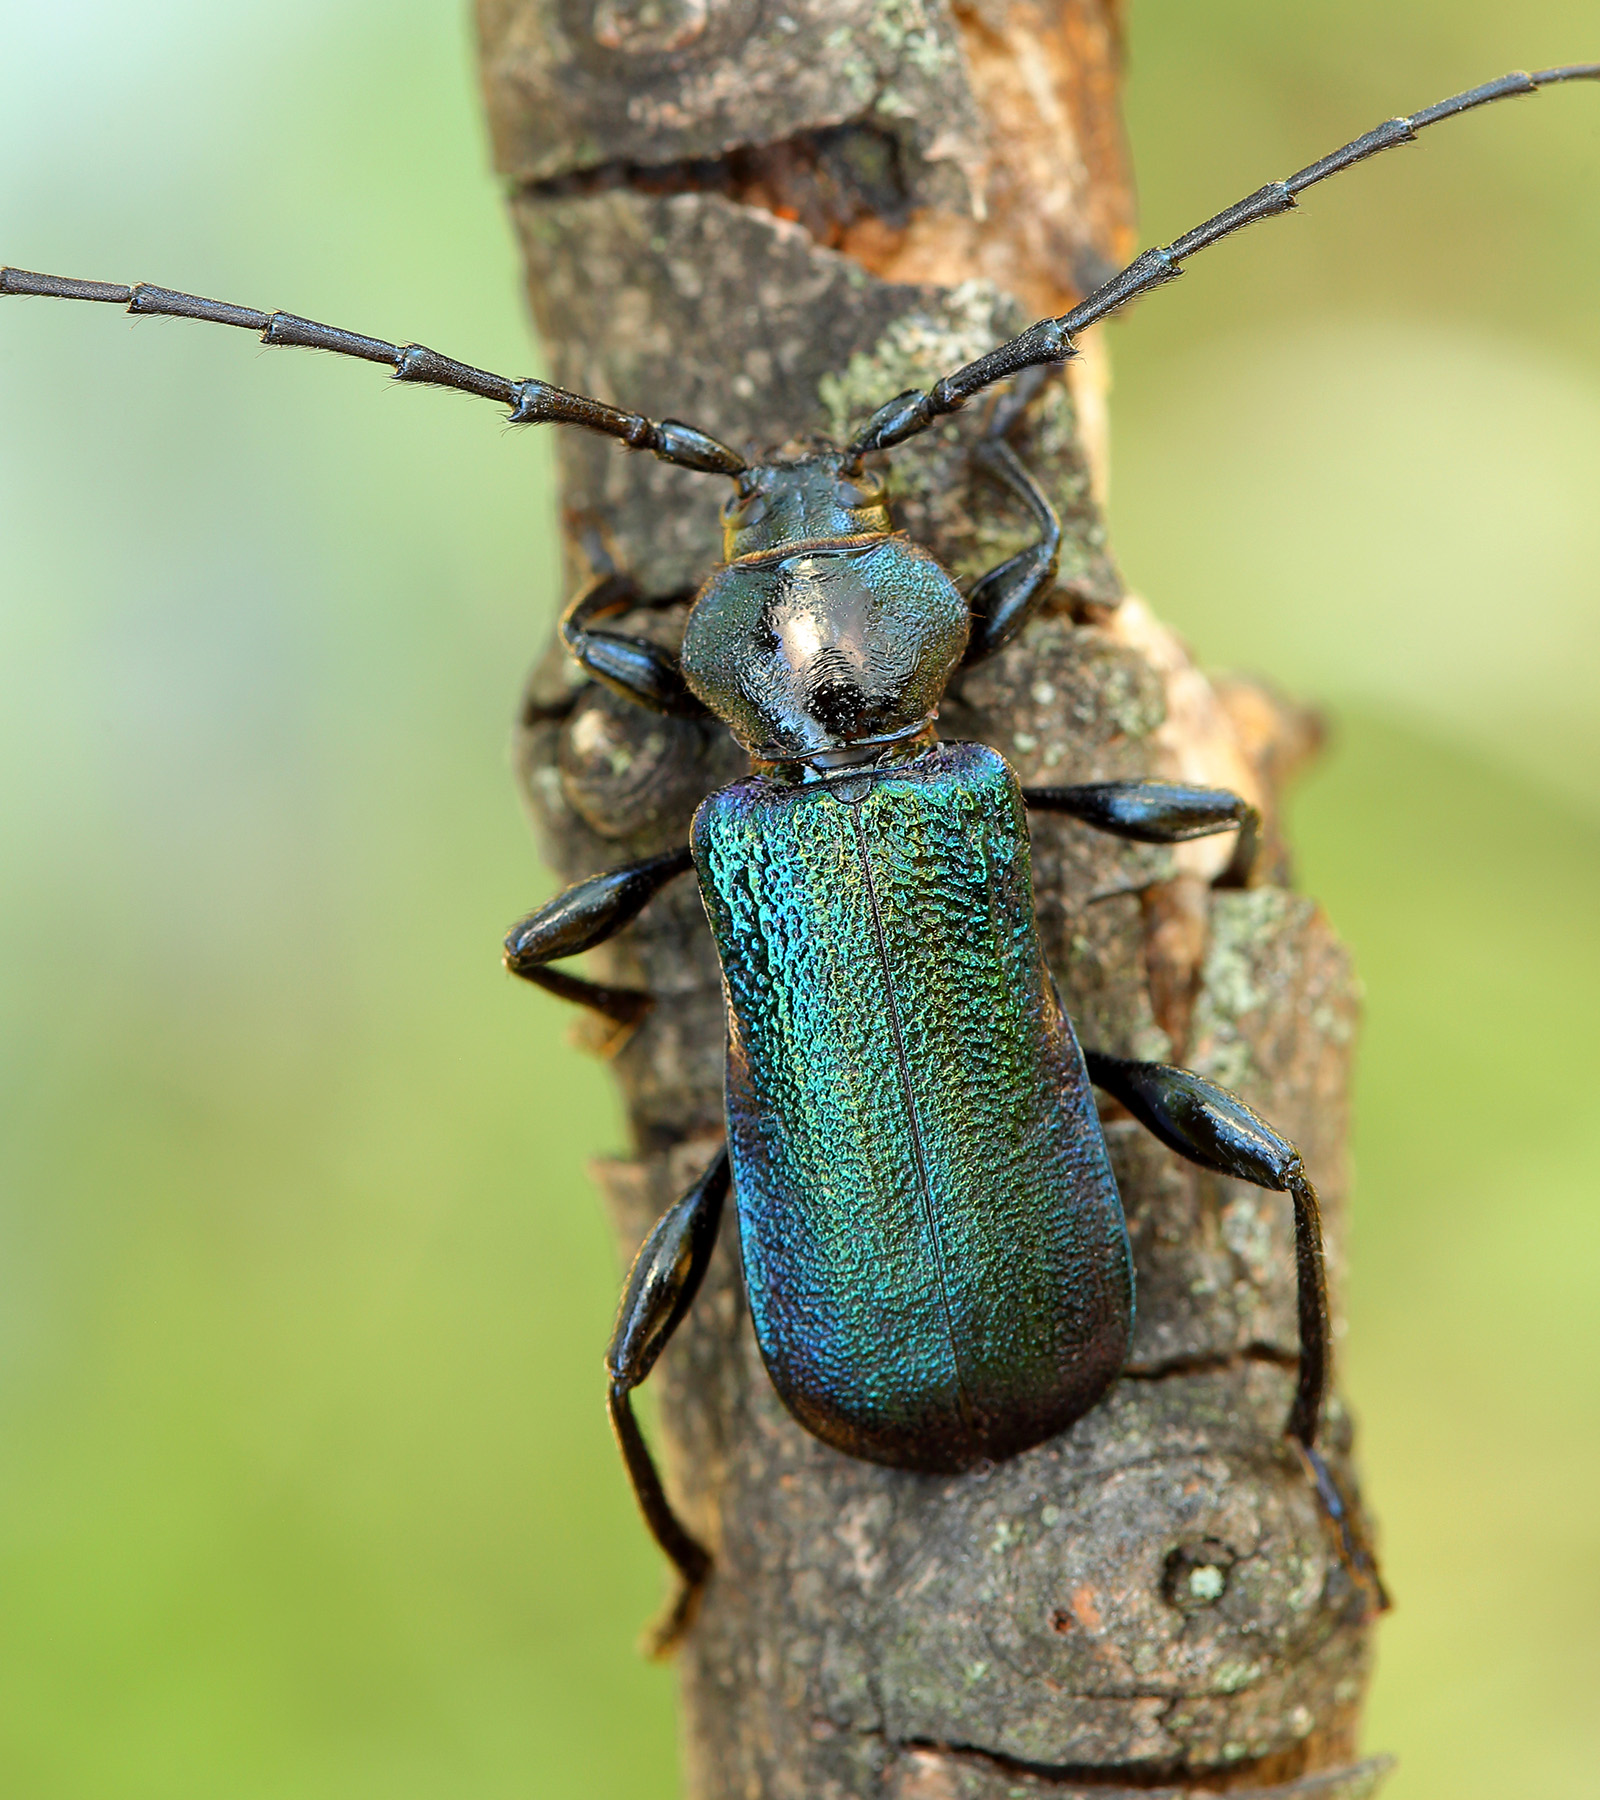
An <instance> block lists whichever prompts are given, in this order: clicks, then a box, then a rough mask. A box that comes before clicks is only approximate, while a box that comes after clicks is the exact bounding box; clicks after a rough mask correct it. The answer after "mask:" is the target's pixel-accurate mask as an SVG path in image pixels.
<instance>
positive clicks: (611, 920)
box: [505, 848, 694, 1025]
mask: <svg viewBox="0 0 1600 1800" xmlns="http://www.w3.org/2000/svg"><path fill="white" fill-rule="evenodd" d="M693 864H694V858H693V856H692V855H691V853H690V852H689V850H688V849H687V848H685V849H682V850H668V851H667V852H665V854H663V855H661V856H647V857H645V858H644V859H643V860H642V861H640V862H634V863H624V864H623V865H622V867H621V868H620V869H607V870H605V871H604V873H602V874H599V875H591V876H590V877H589V878H588V880H587V881H578V882H574V883H573V885H572V886H571V887H569V888H567V889H566V890H565V891H564V892H562V893H559V894H557V895H556V897H555V899H553V900H548V901H546V902H545V904H544V905H543V906H541V907H540V908H539V910H538V911H537V912H534V913H529V915H528V916H527V918H525V919H524V920H523V921H522V922H521V924H520V925H517V926H515V927H514V928H513V929H512V931H511V933H510V935H509V936H508V937H507V938H506V948H505V962H506V967H507V968H508V969H509V970H510V971H511V973H512V974H513V975H520V976H521V977H522V979H523V980H524V981H531V982H533V983H534V985H535V986H537V987H542V988H543V989H544V990H545V992H546V993H549V994H554V995H556V996H557V998H558V999H561V1000H571V1001H573V1002H574V1003H576V1004H577V1005H579V1006H587V1007H590V1008H592V1009H593V1010H594V1011H595V1012H597V1013H601V1014H603V1015H604V1016H605V1017H606V1018H608V1019H611V1020H614V1021H615V1022H616V1023H617V1024H618V1025H636V1024H637V1023H638V1022H639V1020H640V1019H642V1018H643V1017H644V1015H645V1014H646V1013H647V1012H648V1011H649V1010H650V1006H651V999H650V996H649V995H648V994H645V993H641V992H640V991H639V990H638V989H637V988H614V987H602V986H601V985H600V983H599V982H595V981H585V980H584V979H583V978H582V976H579V975H568V974H566V973H565V972H564V971H563V970H561V969H552V968H549V967H547V965H548V964H549V963H552V962H556V961H559V960H560V959H561V958H562V957H564V956H578V955H580V954H581V953H582V952H583V951H585V950H592V949H594V947H595V946H596V945H597V944H603V943H604V942H605V941H606V939H607V938H609V937H614V936H615V935H616V934H617V933H618V932H619V931H620V930H621V929H622V928H623V926H624V925H627V924H629V923H630V922H631V921H632V920H634V919H636V918H637V917H638V916H639V914H640V913H641V912H643V911H644V909H645V907H646V906H647V905H649V903H650V902H651V901H652V900H653V899H654V898H655V896H656V895H657V894H659V893H660V892H661V890H662V888H664V887H665V886H666V885H667V883H668V882H669V881H673V880H675V879H676V878H677V877H678V876H679V875H683V874H685V873H687V872H688V870H689V869H690V868H691V867H692V866H693Z"/></svg>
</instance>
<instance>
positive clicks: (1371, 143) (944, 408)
mask: <svg viewBox="0 0 1600 1800" xmlns="http://www.w3.org/2000/svg"><path fill="white" fill-rule="evenodd" d="M1595 80H1600V63H1569V64H1567V65H1566V66H1565V67H1563V68H1559V69H1540V70H1539V71H1538V72H1537V73H1536V74H1533V75H1528V74H1525V73H1524V72H1523V71H1522V70H1520V69H1518V70H1514V71H1513V72H1512V73H1511V74H1509V75H1502V76H1501V77H1500V79H1499V80H1498V81H1486V82H1485V83H1484V84H1483V86H1482V87H1475V88H1469V89H1468V90H1467V91H1466V93H1464V94H1455V95H1453V96H1452V97H1451V98H1450V99H1448V100H1441V101H1439V103H1438V104H1437V105H1436V106H1430V107H1428V108H1427V109H1426V110H1425V111H1423V112H1419V113H1414V114H1413V115H1412V116H1411V117H1410V118H1409V119H1389V120H1387V121H1386V122H1385V123H1384V124H1382V125H1379V126H1377V127H1376V128H1375V129H1374V130H1372V131H1369V132H1366V133H1365V134H1364V135H1363V136H1361V137H1358V138H1354V139H1352V140H1351V142H1350V143H1348V144H1346V145H1345V146H1344V148H1343V149H1342V150H1335V151H1334V152H1333V154H1332V155H1331V156H1324V157H1323V158H1322V159H1321V160H1320V161H1319V162H1314V163H1311V164H1310V165H1309V166H1308V167H1306V168H1304V169H1302V170H1300V172H1299V173H1298V174H1297V175H1291V176H1290V177H1289V179H1288V180H1287V181H1273V182H1269V183H1268V184H1267V186H1266V187H1264V188H1258V189H1257V190H1256V192H1255V193H1253V194H1250V195H1247V196H1246V197H1245V198H1244V199H1243V200H1239V201H1236V202H1235V203H1234V205H1232V206H1230V207H1228V208H1227V209H1226V210H1225V211H1223V212H1219V213H1218V214H1217V215H1216V217H1215V218H1211V219H1207V220H1206V222H1205V223H1204V224H1203V225H1197V226H1195V228H1194V230H1193V231H1186V232H1185V233H1184V234H1183V236H1182V237H1180V238H1175V239H1174V240H1173V241H1172V242H1171V243H1170V244H1167V245H1165V246H1164V247H1161V248H1158V249H1153V250H1146V251H1144V252H1143V253H1142V254H1141V255H1139V256H1136V257H1135V258H1134V260H1133V261H1132V262H1131V263H1129V264H1128V266H1127V268H1125V269H1124V270H1123V271H1122V272H1121V274H1120V275H1113V276H1112V277H1111V279H1110V280H1109V281H1108V282H1106V283H1105V284H1104V285H1103V286H1101V287H1098V288H1096V289H1095V291H1094V292H1093V293H1092V294H1090V295H1089V297H1088V298H1087V299H1086V300H1083V301H1080V302H1079V304H1078V305H1077V306H1075V307H1073V309H1072V311H1071V312H1068V313H1063V314H1062V315H1061V317H1060V318H1058V319H1040V320H1039V321H1038V323H1037V324H1034V325H1030V326H1029V327H1028V329H1027V330H1026V331H1024V332H1023V333H1021V335H1020V336H1018V337H1014V338H1012V339H1011V341H1010V342H1009V343H1006V344H1002V345H1001V346H1000V347H999V349H998V350H991V351H990V352H989V353H988V355H987V356H980V357H979V358H978V360H977V361H976V362H970V363H968V364H967V365H966V367H965V368H963V369H957V370H956V372H955V373H954V374H953V375H946V376H945V377H944V378H943V379H942V380H940V381H936V382H935V383H934V385H933V386H932V387H931V388H929V389H928V390H927V391H926V392H925V393H921V392H918V390H917V389H915V388H909V389H907V391H906V392H905V393H903V394H897V395H896V396H895V398H894V399H893V400H891V401H889V402H888V403H887V404H886V405H884V406H880V407H879V408H878V410H877V411H876V412H875V413H874V414H873V415H872V417H871V418H870V419H868V421H867V422H866V424H865V425H863V426H862V428H861V430H860V431H859V432H858V433H857V434H856V437H855V439H854V441H853V442H852V443H851V445H850V454H851V455H853V456H865V455H866V454H867V452H868V451H871V450H888V449H890V448H892V447H893V446H894V445H895V444H903V443H904V442H905V441H906V439H907V438H913V437H916V436H917V434H918V433H919V432H923V431H926V430H927V429H928V427H929V426H930V425H931V424H933V422H934V421H935V420H936V419H939V418H942V417H944V416H945V415H946V414H947V413H953V412H956V411H957V410H958V409H959V408H961V407H963V406H965V405H966V403H967V401H969V400H970V399H971V398H972V397H973V395H974V394H977V393H981V392H982V391H983V389H984V388H986V387H990V386H992V385H993V383H995V382H997V381H1004V380H1005V378H1006V377H1007V376H1008V375H1016V374H1019V373H1020V372H1021V371H1022V370H1024V369H1029V368H1033V367H1035V366H1036V365H1037V364H1039V363H1064V362H1065V361H1066V360H1067V359H1068V357H1070V356H1073V355H1075V354H1076V351H1075V350H1074V349H1073V344H1072V340H1073V337H1074V336H1075V335H1076V334H1077V333H1078V332H1080V331H1085V330H1087V329H1088V327H1089V326H1091V325H1093V324H1095V323H1097V322H1098V321H1099V320H1101V319H1103V318H1105V316H1106V315H1107V314H1108V313H1113V312H1116V311H1117V309H1118V308H1119V307H1123V306H1126V305H1127V304H1128V302H1129V301H1130V300H1134V299H1137V298H1138V296H1139V295H1140V294H1145V293H1149V292H1150V290H1151V289H1152V288H1158V287H1161V286H1163V285H1164V284H1165V283H1167V282H1169V281H1174V280H1176V279H1177V277H1178V276H1179V275H1181V274H1182V273H1183V268H1182V264H1183V261H1184V259H1185V258H1186V257H1190V256H1193V255H1194V254H1195V252H1196V251H1199V250H1204V249H1206V248H1207V247H1208V246H1209V245H1212V244H1215V243H1216V242H1218V240H1219V239H1221V238H1225V237H1227V236H1228V235H1229V234H1230V233H1232V232H1235V231H1242V230H1243V229H1244V227H1245V226H1246V225H1254V224H1255V222H1256V221H1257V220H1258V219H1270V218H1273V217H1274V216H1275V215H1276V214H1278V213H1285V212H1292V211H1293V210H1294V207H1295V205H1296V201H1295V195H1296V194H1299V193H1302V192H1303V191H1304V190H1305V189H1306V188H1308V187H1314V186H1315V185H1316V184H1317V182H1319V181H1326V180H1327V179H1328V177H1329V176H1330V175H1337V174H1339V172H1340V171H1341V170H1343V169H1348V168H1352V167H1353V166H1354V165H1355V164H1356V163H1358V162H1365V160H1366V159H1367V158H1368V157H1369V156H1376V155H1377V154H1378V152H1379V151H1380V150H1392V149H1393V148H1394V146H1395V145H1396V144H1409V143H1411V142H1412V141H1413V139H1414V138H1415V137H1416V135H1417V133H1418V132H1419V131H1422V130H1425V129H1426V128H1427V127H1428V126H1429V125H1437V124H1438V122H1439V121H1440V120H1441V119H1450V118H1454V117H1455V115H1456V114H1457V113H1464V112H1470V111H1471V110H1472V109H1473V107H1475V106H1487V105H1488V104H1489V103H1490V101H1492V100H1506V99H1510V98H1511V97H1512V96H1513V95H1516V94H1534V93H1537V92H1538V91H1539V89H1540V88H1544V87H1553V86H1554V85H1555V84H1556V83H1557V82H1561V81H1595Z"/></svg>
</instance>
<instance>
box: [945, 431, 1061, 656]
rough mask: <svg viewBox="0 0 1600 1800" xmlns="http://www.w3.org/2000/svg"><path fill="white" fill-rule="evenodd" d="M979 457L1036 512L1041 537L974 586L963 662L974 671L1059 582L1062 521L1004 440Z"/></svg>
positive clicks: (995, 440)
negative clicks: (970, 630)
mask: <svg viewBox="0 0 1600 1800" xmlns="http://www.w3.org/2000/svg"><path fill="white" fill-rule="evenodd" d="M998 422H999V421H998V418H997V423H998ZM973 455H974V457H975V458H976V459H977V462H978V464H979V466H980V467H981V468H982V469H983V470H984V472H985V473H986V474H987V475H989V476H991V477H992V478H993V479H994V480H995V481H997V482H998V483H999V484H1000V485H1001V486H1002V487H1003V488H1005V489H1007V490H1008V491H1009V492H1010V493H1011V494H1013V495H1014V496H1015V497H1016V498H1017V499H1018V500H1020V501H1021V502H1022V504H1023V505H1024V506H1026V507H1027V509H1028V511H1029V512H1030V513H1032V514H1033V517H1034V520H1035V522H1036V523H1037V525H1038V527H1039V537H1038V541H1037V542H1036V543H1032V544H1030V545H1029V546H1028V547H1027V549H1026V550H1019V551H1018V552H1017V553H1016V555H1015V556H1008V557H1007V558H1006V560H1005V561H1004V562H1003V563H1000V564H998V565H997V566H996V567H995V568H992V569H990V570H989V571H988V572H987V573H986V574H983V575H980V576H979V577H978V579H977V581H976V582H974V584H973V587H972V592H971V593H970V594H968V595H967V604H968V606H969V607H970V608H971V609H972V634H971V636H970V637H969V638H968V639H967V653H966V656H965V657H964V659H963V661H964V662H965V663H966V664H967V666H969V667H970V666H971V665H972V664H973V663H976V662H982V661H983V660H984V658H985V657H988V656H993V655H994V653H995V652H996V651H997V650H1002V649H1004V648H1005V646H1006V645H1007V644H1009V643H1010V642H1011V640H1012V639H1013V638H1014V637H1015V636H1016V635H1017V633H1018V632H1019V631H1021V629H1022V628H1023V626H1024V625H1026V624H1027V622H1028V620H1029V619H1030V618H1032V616H1033V614H1034V613H1035V612H1036V611H1037V610H1038V606H1039V603H1040V601H1041V600H1043V598H1044V596H1045V594H1046V593H1047V592H1048V591H1049V588H1050V584H1051V582H1052V581H1054V580H1055V576H1056V564H1057V563H1058V562H1059V561H1060V557H1061V521H1060V519H1059V518H1057V516H1056V509H1055V508H1054V507H1053V506H1052V505H1051V504H1050V501H1049V498H1048V496H1047V495H1046V494H1045V491H1044V489H1043V488H1041V487H1040V486H1039V484H1038V482H1037V481H1035V480H1034V478H1033V477H1032V476H1031V475H1030V474H1029V473H1028V471H1027V469H1025V468H1024V467H1023V465H1022V461H1021V459H1020V458H1019V457H1018V455H1017V453H1016V451H1015V450H1013V449H1012V448H1011V446H1010V445H1009V444H1008V443H1007V442H1006V441H1005V439H1004V438H1003V437H1000V436H998V435H992V436H989V437H985V438H982V439H980V440H979V442H978V447H977V449H976V450H974V452H973Z"/></svg>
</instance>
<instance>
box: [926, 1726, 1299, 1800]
mask: <svg viewBox="0 0 1600 1800" xmlns="http://www.w3.org/2000/svg"><path fill="white" fill-rule="evenodd" d="M900 1747H901V1748H902V1749H906V1750H914V1751H917V1752H919V1753H920V1754H922V1755H924V1756H943V1757H948V1758H950V1759H951V1760H953V1761H960V1762H968V1763H976V1764H979V1765H980V1766H982V1767H985V1768H990V1769H995V1770H998V1771H999V1772H1001V1773H1002V1774H1006V1775H1027V1776H1031V1777H1032V1778H1033V1779H1034V1780H1035V1781H1048V1782H1054V1783H1056V1784H1058V1785H1060V1786H1063V1787H1074V1788H1097V1787H1099V1788H1111V1789H1121V1790H1122V1791H1124V1792H1126V1791H1127V1790H1129V1789H1133V1790H1135V1791H1140V1792H1148V1791H1151V1790H1154V1791H1163V1790H1166V1791H1171V1790H1172V1789H1179V1790H1182V1791H1183V1792H1185V1793H1201V1794H1207V1793H1217V1794H1222V1793H1230V1792H1232V1793H1238V1792H1239V1791H1240V1790H1241V1789H1243V1790H1245V1791H1248V1790H1250V1789H1251V1788H1256V1789H1260V1788H1262V1787H1264V1786H1272V1785H1276V1784H1279V1783H1282V1782H1283V1781H1285V1780H1290V1781H1292V1780H1294V1779H1295V1778H1296V1777H1297V1776H1299V1775H1300V1774H1302V1773H1303V1772H1304V1768H1305V1763H1306V1760H1307V1759H1306V1756H1305V1753H1304V1752H1303V1751H1291V1752H1288V1753H1284V1752H1279V1753H1277V1754H1274V1755H1270V1756H1257V1757H1244V1758H1241V1759H1240V1760H1239V1761H1237V1762H1230V1763H1226V1764H1215V1763H1213V1764H1196V1763H1183V1762H1163V1763H1042V1762H1029V1761H1027V1760H1026V1759H1025V1758H1023V1757H1018V1756H1007V1755H1006V1754H1005V1752H1004V1751H1000V1750H988V1749H985V1748H983V1746H981V1745H978V1744H945V1743H939V1742H936V1741H933V1740H930V1739H918V1738H908V1739H906V1740H905V1742H904V1743H903V1744H902V1745H901V1746H900Z"/></svg>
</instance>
